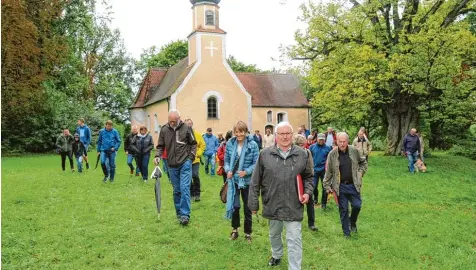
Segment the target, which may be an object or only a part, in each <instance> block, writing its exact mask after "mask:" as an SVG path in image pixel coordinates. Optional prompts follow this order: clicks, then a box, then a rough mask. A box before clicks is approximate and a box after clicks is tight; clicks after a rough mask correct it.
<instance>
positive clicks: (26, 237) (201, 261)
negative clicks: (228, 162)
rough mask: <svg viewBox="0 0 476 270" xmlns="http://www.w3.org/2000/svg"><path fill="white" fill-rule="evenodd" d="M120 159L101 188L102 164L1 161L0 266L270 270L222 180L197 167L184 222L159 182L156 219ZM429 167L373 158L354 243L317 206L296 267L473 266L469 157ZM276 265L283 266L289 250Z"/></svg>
mask: <svg viewBox="0 0 476 270" xmlns="http://www.w3.org/2000/svg"><path fill="white" fill-rule="evenodd" d="M92 159H93V160H94V159H95V157H93V158H92ZM125 160H126V157H125V155H124V154H122V153H121V154H120V155H118V159H117V176H116V179H115V180H116V181H115V182H114V183H112V184H111V183H106V184H104V183H103V182H102V178H103V177H102V171H101V169H100V168H98V169H97V170H94V168H91V169H89V170H88V171H85V172H83V173H82V174H79V173H77V172H75V173H71V172H70V171H68V170H67V171H66V172H62V171H61V168H60V157H59V156H28V157H11V158H9V157H8V158H5V157H4V158H2V178H1V180H2V183H1V187H2V192H1V196H2V198H1V203H2V225H1V229H2V230H1V243H2V253H1V256H2V268H3V269H267V268H268V267H267V261H268V260H269V258H270V256H271V252H270V244H269V240H268V227H267V221H266V220H265V219H263V218H261V219H257V218H254V220H253V242H252V243H251V244H249V243H247V242H246V241H245V239H244V234H243V233H242V231H240V232H241V233H240V238H239V239H237V240H235V241H231V240H229V234H230V232H231V226H230V222H229V221H228V220H226V219H224V218H223V216H224V213H225V209H224V208H225V207H224V205H223V204H222V203H221V202H220V200H219V198H218V192H219V190H220V187H221V185H222V178H221V177H219V176H215V177H211V176H208V175H205V173H204V170H203V166H202V167H201V179H202V200H201V201H200V202H193V204H192V219H191V223H190V224H189V225H188V226H187V227H182V226H180V225H179V224H178V223H177V221H176V218H175V210H174V207H173V204H172V188H171V185H170V184H169V182H168V180H167V178H162V179H161V181H162V215H161V219H160V220H157V214H156V209H155V201H154V182H153V181H154V180H149V183H143V182H142V181H141V180H140V178H139V177H135V176H132V177H131V176H130V175H129V171H128V167H127V165H126V161H125ZM94 161H95V160H94ZM427 165H428V172H427V173H419V174H415V175H411V174H409V173H408V171H407V166H406V160H405V159H404V158H402V157H384V156H383V155H382V153H372V156H371V157H370V160H369V172H368V174H366V175H365V178H364V186H363V190H362V199H363V206H362V211H361V215H360V217H359V222H358V226H359V234H358V236H355V237H352V239H350V240H348V239H344V237H343V235H342V231H341V226H340V223H339V214H338V209H337V207H336V206H335V204H334V202H329V205H328V206H329V209H328V211H325V212H324V211H322V210H321V209H320V208H318V207H317V208H316V225H317V226H318V227H319V231H318V232H311V231H310V230H309V229H308V228H307V216H306V215H305V218H304V221H303V246H304V251H303V253H304V255H303V265H302V268H303V269H475V268H476V226H475V224H476V196H475V194H476V162H475V161H471V160H469V159H466V158H462V157H454V156H450V155H448V154H446V153H433V156H432V157H431V158H428V159H427ZM152 167H153V166H152V165H151V166H150V168H151V169H152ZM242 217H243V216H242ZM277 269H287V254H286V252H285V256H284V257H283V261H282V264H281V266H280V267H277Z"/></svg>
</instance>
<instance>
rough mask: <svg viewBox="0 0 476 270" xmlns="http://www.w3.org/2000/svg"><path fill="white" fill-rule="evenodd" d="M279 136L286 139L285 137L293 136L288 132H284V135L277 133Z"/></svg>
mask: <svg viewBox="0 0 476 270" xmlns="http://www.w3.org/2000/svg"><path fill="white" fill-rule="evenodd" d="M277 134H278V135H279V136H283V137H286V136H291V135H293V134H292V133H290V132H284V133H277Z"/></svg>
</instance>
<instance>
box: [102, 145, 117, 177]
mask: <svg viewBox="0 0 476 270" xmlns="http://www.w3.org/2000/svg"><path fill="white" fill-rule="evenodd" d="M101 167H102V172H103V173H104V177H109V179H111V180H114V175H115V174H116V151H114V152H111V151H101Z"/></svg>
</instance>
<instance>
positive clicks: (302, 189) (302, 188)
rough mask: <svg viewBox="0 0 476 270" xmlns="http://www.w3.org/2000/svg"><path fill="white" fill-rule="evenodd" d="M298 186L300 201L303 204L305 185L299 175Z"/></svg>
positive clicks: (297, 178)
mask: <svg viewBox="0 0 476 270" xmlns="http://www.w3.org/2000/svg"><path fill="white" fill-rule="evenodd" d="M296 186H297V191H298V197H299V201H300V202H302V195H304V184H303V182H302V177H301V175H300V174H298V175H297V177H296Z"/></svg>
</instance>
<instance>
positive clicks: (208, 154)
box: [203, 128, 220, 176]
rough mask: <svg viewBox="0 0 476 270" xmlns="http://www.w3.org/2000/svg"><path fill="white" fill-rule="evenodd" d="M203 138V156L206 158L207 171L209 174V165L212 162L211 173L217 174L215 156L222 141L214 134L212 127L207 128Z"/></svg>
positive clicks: (212, 174)
mask: <svg viewBox="0 0 476 270" xmlns="http://www.w3.org/2000/svg"><path fill="white" fill-rule="evenodd" d="M203 140H205V145H206V147H205V153H203V157H204V158H205V173H206V174H208V165H209V164H211V170H210V175H211V176H214V175H215V157H216V152H217V150H218V147H219V146H220V142H219V141H218V138H217V137H216V136H215V135H213V133H212V129H211V128H207V133H205V134H203Z"/></svg>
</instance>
